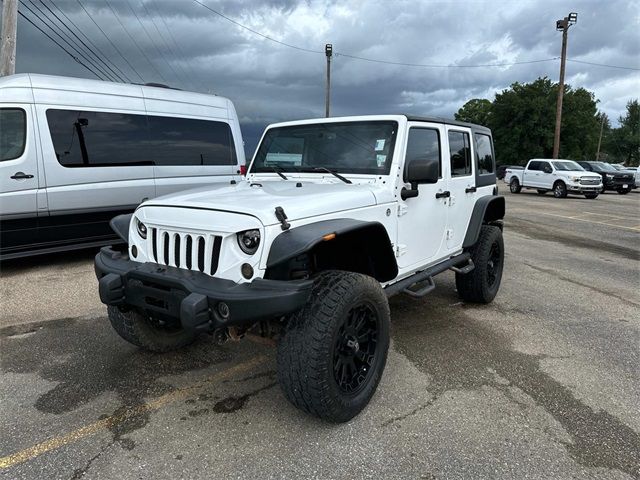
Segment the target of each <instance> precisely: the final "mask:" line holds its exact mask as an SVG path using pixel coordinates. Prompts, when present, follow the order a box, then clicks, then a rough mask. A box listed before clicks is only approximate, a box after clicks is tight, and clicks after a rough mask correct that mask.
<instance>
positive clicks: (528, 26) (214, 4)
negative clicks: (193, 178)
mask: <svg viewBox="0 0 640 480" xmlns="http://www.w3.org/2000/svg"><path fill="white" fill-rule="evenodd" d="M200 1H201V2H202V3H204V4H206V5H207V6H209V7H210V8H212V9H214V10H216V11H217V12H219V13H221V14H223V15H224V16H226V17H228V19H225V18H223V17H222V16H220V15H218V14H216V13H214V12H212V11H210V10H208V9H206V8H205V7H203V6H202V5H199V4H198V3H197V2H195V1H194V0H108V2H107V1H105V0H80V1H78V0H47V1H46V2H45V3H46V4H47V5H48V6H49V8H50V9H51V11H49V10H47V9H46V8H45V7H44V6H43V4H42V2H40V0H21V1H20V3H21V5H20V11H21V12H23V13H24V14H25V15H26V16H27V17H30V18H31V19H32V21H33V22H34V23H36V24H37V25H39V26H40V27H41V28H42V29H43V30H45V31H47V33H49V35H51V36H52V37H53V38H54V39H56V40H57V41H59V42H60V43H62V41H61V39H60V38H59V37H58V36H56V34H54V33H53V32H52V31H51V30H49V29H47V27H46V26H44V24H43V23H42V20H44V21H46V22H47V23H48V24H50V25H51V24H53V23H54V22H56V23H57V20H56V18H55V17H54V16H53V15H52V13H51V12H54V13H56V14H57V16H58V17H59V18H60V19H62V20H63V21H64V22H65V23H66V25H67V26H69V27H70V28H71V29H73V30H74V31H76V32H77V30H76V27H77V28H79V29H80V31H81V32H82V33H83V34H85V35H86V36H87V37H89V39H90V40H91V42H93V44H94V45H95V47H97V51H99V52H102V54H101V56H103V58H106V59H108V61H110V62H112V63H110V66H111V68H112V70H113V71H115V72H116V73H118V75H120V76H121V77H126V78H128V79H130V80H131V81H133V82H141V81H145V82H160V83H166V84H169V85H171V86H175V87H178V88H182V89H188V90H195V91H200V92H210V93H216V94H219V95H223V96H226V97H229V98H230V99H231V100H232V101H233V102H234V103H235V105H236V109H237V110H238V115H239V116H240V120H241V124H242V127H243V133H244V136H245V140H246V144H247V151H248V152H249V153H251V152H252V151H253V147H254V146H255V142H256V137H257V136H258V135H259V133H260V131H261V130H262V129H263V127H264V126H265V125H266V124H267V123H270V122H274V121H281V120H290V119H297V118H308V117H317V116H322V115H324V79H325V57H324V53H323V50H324V44H325V43H332V44H333V46H334V52H335V53H336V54H337V55H336V56H335V57H334V59H333V63H332V65H333V66H332V115H351V114H366V113H398V112H408V113H419V114H425V115H442V116H452V115H453V113H454V112H455V111H457V109H458V108H460V106H462V105H463V104H464V103H465V102H466V101H467V100H469V99H471V98H476V97H481V98H489V99H492V98H493V96H494V94H495V93H496V92H499V91H501V90H502V89H504V88H506V87H508V86H509V85H510V84H511V83H513V82H516V81H518V82H529V81H532V80H535V79H536V78H537V77H539V76H548V77H550V78H551V79H553V80H554V81H556V80H557V78H558V72H559V60H557V59H555V60H549V61H541V62H536V63H523V64H516V65H508V66H493V67H468V66H469V65H487V64H490V65H495V64H513V63H517V62H528V61H534V60H545V59H553V58H555V57H559V55H560V47H561V33H560V32H556V30H555V21H556V20H557V19H559V18H562V17H564V16H565V15H567V14H568V13H569V12H570V11H575V12H578V23H577V24H576V25H574V26H573V27H571V29H570V31H569V48H568V58H569V59H571V60H577V61H581V62H591V63H599V64H607V65H615V66H621V67H632V68H635V69H636V70H633V69H623V68H612V67H601V66H595V65H587V64H585V63H577V62H574V61H572V62H569V63H568V64H567V79H566V81H567V83H569V84H571V85H572V86H574V87H585V88H587V89H589V90H591V91H593V92H594V93H595V95H596V98H597V99H598V100H599V101H600V103H599V108H600V109H601V110H603V111H604V112H606V113H607V115H609V117H610V118H611V119H612V120H613V123H614V124H615V123H616V120H617V118H618V117H619V116H620V115H621V114H622V113H623V112H624V109H625V104H626V102H627V101H628V100H630V99H631V98H637V97H638V96H640V71H638V70H637V69H639V68H640V34H639V33H638V32H640V6H639V3H638V1H637V0H628V1H627V0H606V1H605V0H575V1H549V0H538V1H533V0H531V1H525V0H522V1H520V0H518V1H497V0H466V1H454V0H449V1H432V0H429V1H427V0H423V1H418V0H414V1H409V0H398V1H394V0H350V1H348V2H345V1H331V0H317V1H316V0H307V1H294V0H270V1H257V0H256V1H251V0H222V1H213V0H200ZM80 2H81V4H82V6H84V8H85V9H86V11H85V10H83V9H82V8H81V5H80ZM29 8H30V9H31V11H30V10H29ZM36 14H37V17H36ZM65 15H66V18H65ZM38 17H39V18H38ZM71 22H72V23H73V24H75V26H74V25H73V24H72V23H71ZM94 22H95V23H94ZM233 22H237V23H240V24H242V25H244V26H245V27H247V28H249V29H252V30H255V31H256V32H260V33H262V34H264V35H266V36H268V37H270V38H272V39H276V40H279V41H281V42H284V43H287V44H289V45H291V46H295V47H299V48H292V47H290V46H285V45H282V44H279V43H276V42H273V41H270V40H269V39H266V38H263V37H261V36H260V35H258V34H256V33H252V32H251V31H249V30H248V29H244V28H242V27H240V26H238V25H237V24H235V23H233ZM96 24H97V26H96ZM98 27H100V28H98ZM100 29H102V31H101V30H100ZM55 30H56V32H58V33H60V34H62V35H64V36H65V37H68V36H71V34H70V33H69V32H68V30H66V29H65V28H64V27H62V26H61V25H60V24H58V25H57V27H55ZM103 32H104V34H103ZM105 34H106V36H107V37H109V40H110V41H109V40H107V38H106V37H105ZM79 35H81V34H79ZM81 38H83V37H81ZM85 42H86V43H87V44H88V45H90V43H89V42H87V41H86V40H85ZM63 45H64V44H63ZM90 46H91V45H90ZM67 48H68V49H69V47H67ZM92 48H93V47H92ZM94 50H95V49H94ZM306 50H311V51H306ZM353 56H358V57H365V58H369V59H376V60H383V61H388V62H399V63H410V64H428V65H439V67H420V66H403V65H392V64H387V63H379V62H372V61H366V60H360V59H355V58H352V57H353ZM85 63H86V62H85ZM114 64H115V65H114ZM456 65H458V66H465V67H455V66H456ZM93 69H94V70H96V68H93ZM103 69H104V70H106V71H107V72H108V73H111V72H110V71H109V70H107V69H106V67H104V66H103ZM134 69H135V71H134ZM16 70H17V72H35V73H47V74H56V75H70V76H78V77H87V78H95V77H94V76H93V74H92V73H90V72H89V71H88V70H86V69H85V68H83V67H82V66H80V65H79V64H78V63H76V62H75V61H74V60H73V59H72V58H71V57H70V56H69V55H67V54H66V53H64V52H63V51H62V50H61V49H60V47H58V46H57V45H55V44H54V43H53V42H52V41H51V40H50V39H48V38H47V37H45V36H44V35H43V34H42V33H41V32H39V31H38V30H37V29H36V28H35V27H34V26H33V25H31V24H30V23H28V22H27V21H26V20H25V19H24V18H22V17H20V18H19V20H18V48H17V64H16Z"/></svg>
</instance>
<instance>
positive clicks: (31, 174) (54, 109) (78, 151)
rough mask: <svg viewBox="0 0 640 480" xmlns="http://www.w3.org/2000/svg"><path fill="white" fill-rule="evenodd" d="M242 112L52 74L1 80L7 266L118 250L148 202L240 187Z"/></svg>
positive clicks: (1, 202) (210, 101)
mask: <svg viewBox="0 0 640 480" xmlns="http://www.w3.org/2000/svg"><path fill="white" fill-rule="evenodd" d="M244 164H245V158H244V149H243V142H242V134H241V133H240V126H239V124H238V116H237V114H236V111H235V108H234V106H233V103H231V101H230V100H228V99H226V98H223V97H218V96H214V95H203V94H199V93H191V92H183V91H180V90H175V89H170V88H162V87H157V86H142V85H127V84H119V83H110V82H103V81H98V80H85V79H79V78H68V77H57V76H48V75H34V74H19V75H11V76H8V77H3V78H0V259H8V258H14V257H19V256H24V255H32V254H35V253H48V252H53V251H61V250H70V249H73V248H79V247H85V246H97V245H102V244H107V243H110V242H111V241H112V240H113V238H114V237H113V232H112V230H111V229H110V228H109V226H108V221H109V220H110V219H111V218H113V217H114V216H116V215H118V214H119V213H122V212H127V211H129V212H130V211H132V210H134V209H135V207H137V206H138V205H139V204H140V203H141V202H142V201H144V200H147V199H149V198H152V197H155V196H159V195H164V194H167V193H172V192H175V191H179V190H185V189H187V188H194V187H201V186H205V185H212V184H213V183H214V182H225V183H228V182H229V181H231V180H234V179H239V177H240V174H241V166H244Z"/></svg>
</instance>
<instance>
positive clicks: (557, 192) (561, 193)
mask: <svg viewBox="0 0 640 480" xmlns="http://www.w3.org/2000/svg"><path fill="white" fill-rule="evenodd" d="M553 196H554V197H556V198H565V197H566V196H567V186H566V185H565V184H564V182H560V181H558V182H556V183H555V184H554V185H553Z"/></svg>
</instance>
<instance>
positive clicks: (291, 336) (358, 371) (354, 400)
mask: <svg viewBox="0 0 640 480" xmlns="http://www.w3.org/2000/svg"><path fill="white" fill-rule="evenodd" d="M389 318H390V313H389V304H388V302H387V297H386V295H385V293H384V291H383V290H382V287H381V286H380V283H379V282H378V281H377V280H375V279H374V278H372V277H369V276H367V275H362V274H359V273H351V272H342V271H327V272H323V273H321V274H320V275H318V277H317V278H316V280H315V284H314V286H313V290H312V293H311V297H310V299H309V301H308V302H307V304H306V305H305V306H304V307H303V308H302V309H301V310H300V311H299V312H297V313H295V314H294V315H293V316H292V317H291V318H290V319H289V322H288V323H287V326H286V328H285V333H284V335H283V336H282V338H281V339H280V340H279V342H278V382H279V383H280V387H281V388H282V391H283V392H284V395H285V396H286V397H287V399H288V400H289V401H290V402H291V403H292V404H293V405H294V406H296V407H297V408H299V409H301V410H303V411H305V412H307V413H310V414H312V415H315V416H317V417H320V418H322V419H323V420H327V421H329V422H336V423H337V422H346V421H348V420H350V419H352V418H353V417H355V416H356V415H357V414H358V413H360V412H361V411H362V409H364V408H365V406H366V405H367V404H368V403H369V400H370V399H371V397H372V396H373V394H374V393H375V391H376V388H377V386H378V383H379V382H380V378H381V377H382V372H383V371H384V367H385V364H386V361H387V350H388V348H389Z"/></svg>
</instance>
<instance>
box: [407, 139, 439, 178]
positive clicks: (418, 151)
mask: <svg viewBox="0 0 640 480" xmlns="http://www.w3.org/2000/svg"><path fill="white" fill-rule="evenodd" d="M418 158H420V159H428V158H433V159H437V160H438V165H439V167H438V176H439V177H440V178H442V161H441V158H440V134H439V133H438V130H434V129H432V128H411V129H410V130H409V139H408V141H407V154H406V156H405V171H406V166H407V165H409V163H411V161H413V160H415V159H418Z"/></svg>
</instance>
